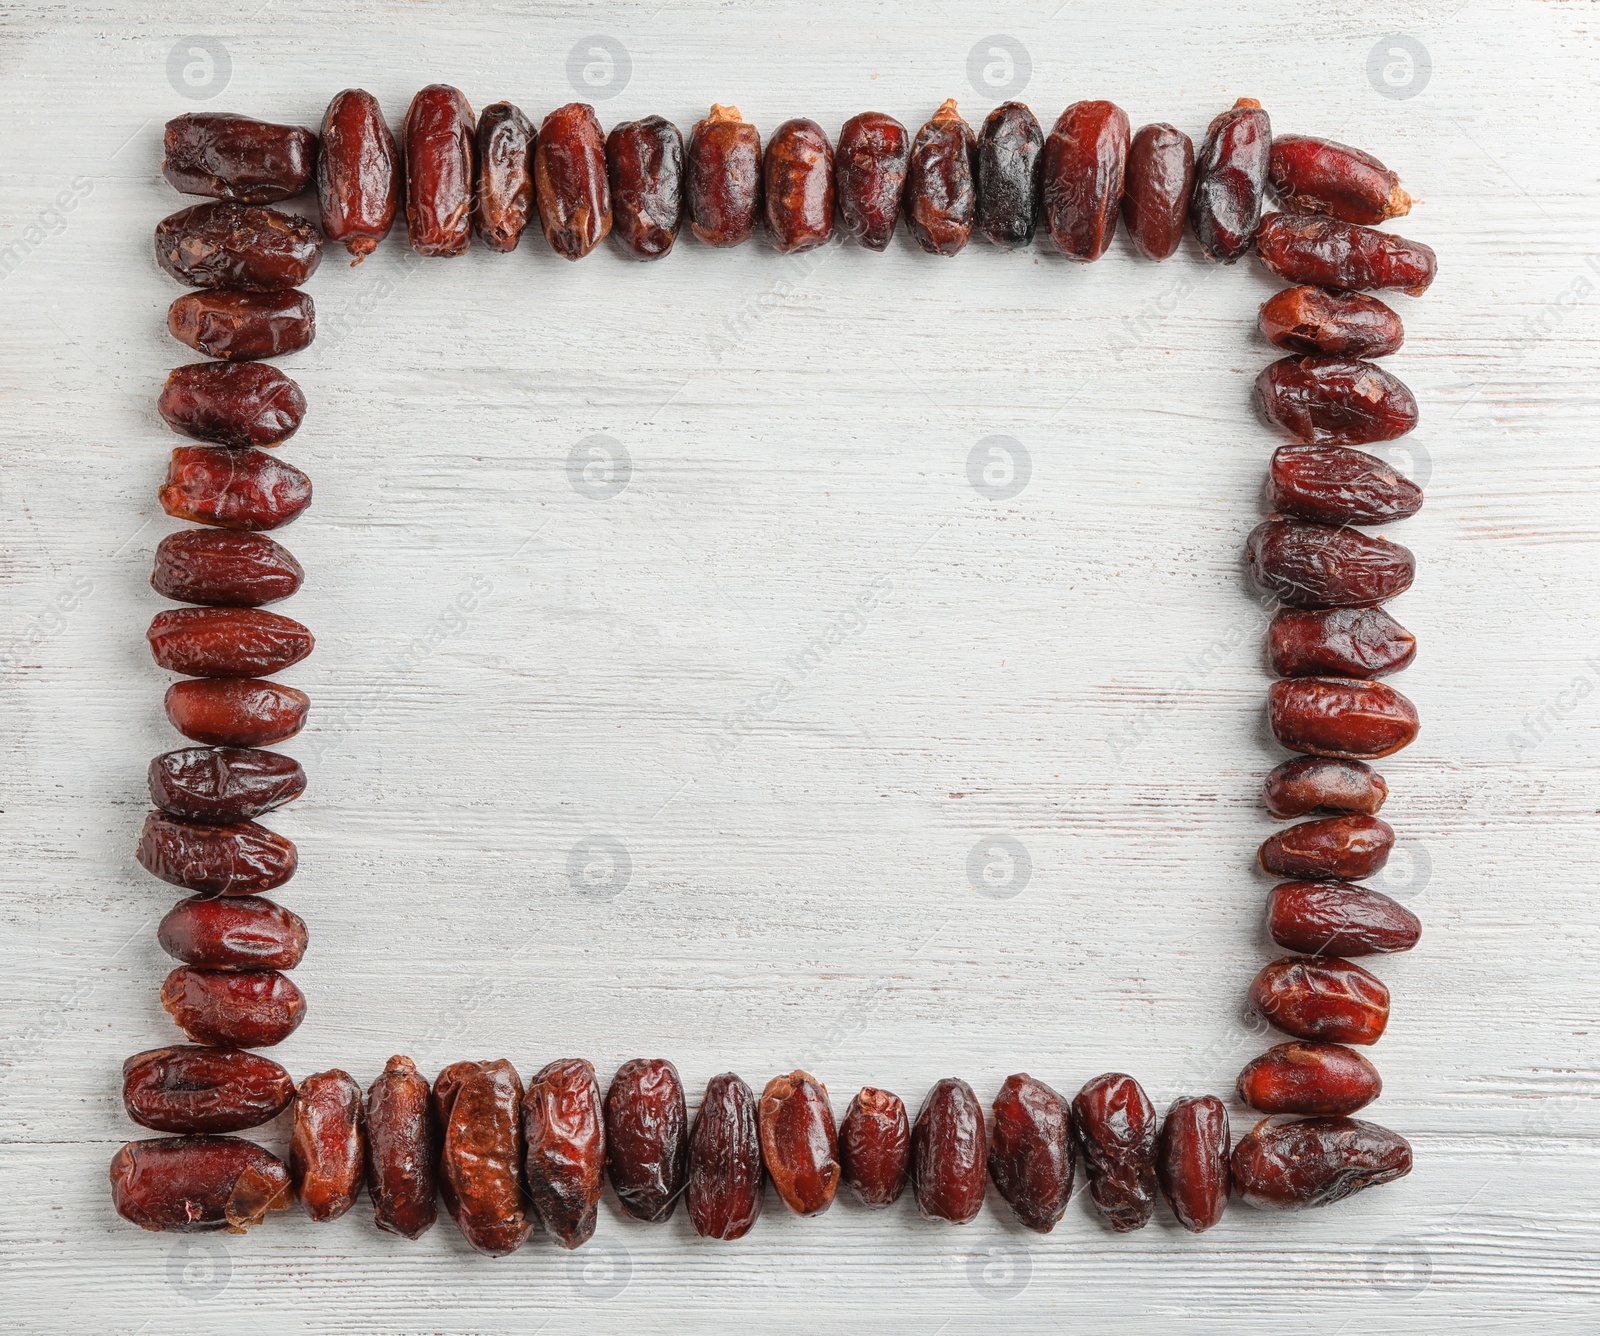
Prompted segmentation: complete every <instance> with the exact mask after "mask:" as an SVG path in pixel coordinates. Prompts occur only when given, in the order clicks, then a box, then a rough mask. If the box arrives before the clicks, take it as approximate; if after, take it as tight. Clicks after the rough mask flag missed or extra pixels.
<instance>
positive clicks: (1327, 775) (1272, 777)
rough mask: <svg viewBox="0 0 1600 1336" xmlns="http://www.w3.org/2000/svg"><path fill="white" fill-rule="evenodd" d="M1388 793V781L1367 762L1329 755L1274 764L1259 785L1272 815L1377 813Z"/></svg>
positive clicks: (1305, 757)
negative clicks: (1270, 771)
mask: <svg viewBox="0 0 1600 1336" xmlns="http://www.w3.org/2000/svg"><path fill="white" fill-rule="evenodd" d="M1388 796H1389V785H1388V784H1387V783H1385V782H1384V778H1383V776H1382V775H1380V774H1378V773H1377V772H1376V771H1375V770H1373V768H1372V767H1371V766H1370V765H1367V764H1365V763H1364V762H1362V761H1346V760H1341V759H1338V758H1335V757H1329V756H1296V757H1293V758H1292V759H1290V760H1287V761H1284V762H1283V763H1282V764H1281V765H1278V766H1275V767H1274V768H1273V770H1272V773H1271V774H1269V775H1268V776H1267V778H1266V782H1265V783H1264V784H1263V785H1262V797H1263V799H1264V800H1265V802H1266V805H1267V811H1269V812H1271V813H1272V815H1273V816H1281V817H1291V816H1307V815H1309V814H1310V813H1312V812H1359V813H1362V814H1364V815H1366V816H1372V815H1374V814H1375V813H1377V812H1378V811H1379V810H1380V809H1381V808H1382V807H1383V804H1384V800H1385V799H1387V798H1388Z"/></svg>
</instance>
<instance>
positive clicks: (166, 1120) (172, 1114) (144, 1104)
mask: <svg viewBox="0 0 1600 1336" xmlns="http://www.w3.org/2000/svg"><path fill="white" fill-rule="evenodd" d="M292 1099H294V1081H293V1080H292V1079H291V1078H290V1076H289V1073H288V1072H286V1071H285V1070H284V1069H283V1068H282V1067H280V1066H279V1065H278V1064H277V1063H275V1062H274V1061H273V1060H272V1059H271V1058H264V1057H262V1056H261V1055H260V1054H259V1053H245V1052H242V1051H241V1050H239V1049H236V1048H204V1047H200V1046H197V1045H192V1044H174V1045H173V1046H172V1047H171V1048H153V1049H151V1050H150V1051H149V1052H147V1053H135V1054H134V1055H133V1056H132V1057H131V1058H129V1059H128V1060H127V1061H126V1062H124V1063H123V1064H122V1104H123V1107H124V1108H125V1109H127V1111H128V1117H130V1118H132V1119H133V1121H134V1122H136V1123H138V1124H139V1125H140V1126H141V1127H149V1128H152V1129H154V1130H155V1131H157V1132H242V1131H243V1130H244V1129H245V1128H247V1127H259V1126H261V1124H262V1123H265V1122H270V1121H271V1120H272V1119H274V1118H276V1117H277V1116H278V1115H279V1114H280V1113H282V1112H283V1111H284V1110H285V1109H287V1108H288V1107H289V1102H290V1101H291V1100H292Z"/></svg>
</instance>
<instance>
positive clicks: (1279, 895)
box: [1267, 881, 1422, 956]
mask: <svg viewBox="0 0 1600 1336" xmlns="http://www.w3.org/2000/svg"><path fill="white" fill-rule="evenodd" d="M1267 931H1268V932H1269V933H1271V934H1272V940H1273V941H1275V942H1276V943H1277V944H1278V945H1279V946H1282V947H1286V948H1287V949H1288V950H1290V951H1304V952H1305V953H1306V954H1307V955H1313V956H1320V955H1328V956H1371V955H1386V954H1388V953H1389V952H1392V951H1409V950H1411V948H1412V947H1414V946H1415V945H1416V944H1417V943H1418V941H1420V940H1421V938H1422V922H1421V920H1419V919H1418V918H1417V916H1416V915H1415V914H1413V913H1412V912H1411V911H1410V910H1409V909H1407V908H1406V907H1405V906H1404V905H1402V904H1399V903H1398V902H1397V901H1394V900H1391V899H1390V898H1389V897H1388V896H1387V895H1384V894H1383V893H1382V892H1380V891H1373V890H1369V889H1368V888H1367V887H1365V886H1351V885H1349V884H1348V883H1346V882H1342V881H1286V882H1284V883H1283V884H1282V885H1281V886H1274V887H1273V888H1272V893H1271V894H1270V895H1268V896H1267Z"/></svg>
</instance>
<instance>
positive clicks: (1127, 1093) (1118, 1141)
mask: <svg viewBox="0 0 1600 1336" xmlns="http://www.w3.org/2000/svg"><path fill="white" fill-rule="evenodd" d="M1072 1126H1073V1133H1074V1135H1075V1136H1076V1137H1077V1139H1078V1150H1079V1152H1080V1153H1081V1154H1082V1156H1083V1167H1084V1170H1085V1172H1086V1173H1087V1174H1088V1178H1089V1196H1090V1197H1091V1198H1092V1199H1093V1201H1094V1204H1095V1209H1096V1210H1097V1211H1099V1213H1100V1219H1101V1220H1102V1221H1103V1222H1104V1224H1105V1225H1106V1227H1107V1228H1108V1229H1111V1230H1113V1231H1115V1232H1116V1233H1118V1234H1125V1233H1127V1232H1129V1231H1130V1230H1135V1229H1143V1228H1144V1226H1146V1225H1147V1224H1149V1223H1150V1217H1151V1216H1152V1215H1154V1214H1155V1209H1156V1134H1157V1124H1156V1111H1155V1106H1154V1105H1152V1104H1151V1103H1150V1099H1149V1097H1148V1096H1147V1095H1146V1094H1145V1093H1144V1089H1143V1087H1142V1086H1140V1084H1139V1083H1138V1082H1137V1081H1135V1080H1134V1079H1133V1077H1131V1076H1124V1075H1122V1073H1120V1072H1107V1073H1106V1074H1105V1075H1104V1076H1097V1077H1095V1078H1094V1080H1092V1081H1090V1082H1088V1084H1086V1085H1085V1086H1084V1087H1083V1089H1082V1090H1080V1091H1079V1092H1078V1093H1077V1096H1076V1097H1075V1098H1074V1099H1073V1101H1072Z"/></svg>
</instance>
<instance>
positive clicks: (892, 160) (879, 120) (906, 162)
mask: <svg viewBox="0 0 1600 1336" xmlns="http://www.w3.org/2000/svg"><path fill="white" fill-rule="evenodd" d="M910 166H911V135H910V134H909V133H908V132H907V130H906V127H905V126H903V125H901V124H900V122H899V121H897V120H895V118H894V117H893V116H887V115H885V114H884V113H883V112H881V111H864V112H862V113H861V114H860V115H859V116H852V117H851V118H850V119H849V120H847V121H846V122H845V123H844V128H843V129H841V130H840V131H839V143H838V146H837V147H836V148H835V149H834V154H833V182H834V195H835V197H836V198H837V199H838V201H839V224H840V226H841V227H842V228H843V229H844V233H845V235H846V236H848V237H853V238H854V239H855V240H856V241H857V242H859V243H860V244H861V245H863V246H865V247H866V248H867V249H868V250H871V251H882V250H885V249H887V248H888V245H889V242H890V241H892V240H893V239H894V229H895V226H896V225H897V224H898V223H899V221H900V201H901V198H902V197H903V196H904V194H905V188H906V173H907V171H908V170H909V169H910Z"/></svg>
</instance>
